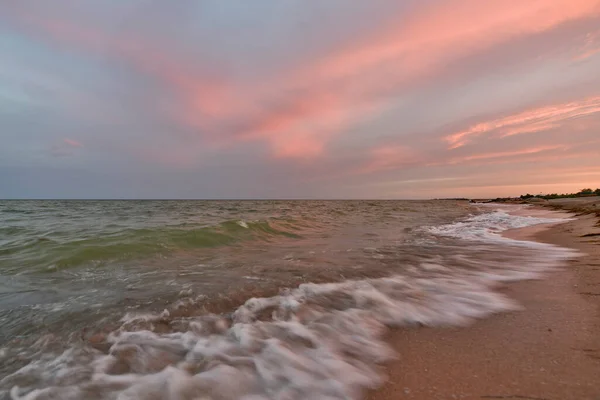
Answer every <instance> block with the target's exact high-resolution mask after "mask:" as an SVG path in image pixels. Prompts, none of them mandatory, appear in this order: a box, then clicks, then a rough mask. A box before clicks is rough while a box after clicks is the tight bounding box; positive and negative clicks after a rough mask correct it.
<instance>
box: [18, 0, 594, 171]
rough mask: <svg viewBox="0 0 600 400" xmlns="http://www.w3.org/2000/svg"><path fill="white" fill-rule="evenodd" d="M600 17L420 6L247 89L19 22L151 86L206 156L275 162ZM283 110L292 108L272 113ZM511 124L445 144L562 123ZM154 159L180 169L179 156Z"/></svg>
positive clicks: (160, 55)
mask: <svg viewBox="0 0 600 400" xmlns="http://www.w3.org/2000/svg"><path fill="white" fill-rule="evenodd" d="M599 13H600V8H599V6H598V2H597V1H595V0H530V1H516V0H487V1H478V0H448V1H445V2H437V3H433V4H428V5H419V6H417V7H416V8H414V9H413V10H412V11H411V13H410V14H408V15H405V16H404V17H403V18H402V19H401V20H398V21H396V22H395V23H394V25H393V26H383V27H382V28H381V29H380V31H378V32H374V33H373V34H371V35H368V36H366V37H363V38H353V40H351V41H348V44H347V45H346V46H341V47H340V48H339V49H337V50H334V51H332V53H331V54H330V55H327V56H325V57H323V58H319V59H317V60H307V61H306V62H305V63H304V64H303V65H299V66H298V67H297V68H296V69H295V70H292V71H282V72H281V73H280V74H276V75H274V76H272V77H269V78H266V79H264V80H261V81H259V82H252V83H246V84H240V83H234V82H233V81H232V80H231V79H230V78H228V77H227V76H226V75H225V74H222V73H220V72H215V70H210V71H207V70H205V69H203V68H200V67H197V66H194V65H193V63H190V62H188V61H189V60H185V59H184V57H181V55H178V54H174V53H173V52H172V51H169V46H168V45H167V44H164V43H159V42H152V43H149V42H148V41H147V40H145V39H144V38H140V37H133V36H127V35H121V36H119V37H114V36H110V35H106V34H103V33H102V32H101V31H99V30H94V27H92V26H85V27H84V26H81V25H77V24H75V23H74V22H73V21H53V20H50V19H46V18H41V17H34V16H32V15H28V14H24V15H21V19H22V20H23V21H24V22H25V23H26V24H27V26H28V27H29V28H34V29H35V30H38V31H39V32H41V33H43V34H44V35H49V36H50V37H51V40H54V41H58V42H61V43H63V44H66V45H68V46H75V47H77V48H79V49H83V50H85V51H88V52H92V53H95V54H99V55H102V56H108V57H112V58H114V59H117V60H120V61H121V62H123V63H126V64H127V65H129V66H130V67H131V68H133V69H135V70H137V71H140V72H142V73H144V74H146V75H148V76H152V77H154V78H155V79H156V80H157V81H159V82H160V83H162V84H164V85H165V87H167V88H168V89H169V90H170V91H171V92H172V93H173V94H174V96H175V98H176V103H177V104H174V105H173V106H172V107H171V108H170V109H169V111H168V112H169V117H170V118H172V119H174V121H175V122H176V123H178V124H180V125H181V126H183V127H186V128H188V129H191V130H194V131H196V132H197V135H196V136H197V137H199V138H200V139H201V140H204V141H206V142H208V143H209V144H211V145H213V146H234V145H236V144H239V143H245V142H249V141H260V142H264V143H266V144H267V145H268V147H269V149H270V151H271V154H272V155H273V156H274V157H277V158H297V159H303V158H304V159H306V158H314V157H317V156H319V155H323V154H324V152H325V150H326V147H327V145H328V144H329V143H330V142H331V141H332V140H334V138H336V137H337V136H338V135H340V134H341V133H342V132H343V131H344V130H345V129H348V128H349V127H351V126H352V124H354V123H355V122H356V121H360V120H362V119H365V118H368V117H369V116H370V115H373V114H374V113H376V112H377V109H378V106H379V104H380V103H379V102H380V99H381V98H382V97H385V96H386V95H387V94H389V93H392V92H393V91H394V90H395V88H396V87H397V86H398V85H399V84H401V83H403V82H411V81H413V80H414V79H416V78H419V77H430V76H431V74H433V73H443V71H444V69H445V68H446V66H447V64H448V63H450V62H452V61H454V60H458V59H460V58H461V57H465V56H467V55H470V54H474V53H477V52H479V51H483V50H485V49H488V48H491V47H493V46H495V45H498V44H501V43H505V42H507V41H509V40H512V39H515V38H518V37H522V36H526V35H533V34H538V33H540V32H544V31H548V30H550V29H553V28H555V27H557V26H559V25H561V24H563V23H566V22H569V21H573V20H577V19H585V18H588V17H590V16H593V15H598V14H599ZM216 70H218V68H216ZM287 93H290V94H289V95H284V94H287ZM280 103H283V104H289V106H288V107H279V106H280ZM259 104H275V105H276V106H275V107H270V108H269V107H261V106H259ZM566 107H567V105H565V108H566ZM590 107H592V106H590ZM580 108H582V109H583V106H581V107H580ZM592 108H593V107H592ZM538 111H539V113H543V111H544V110H538ZM547 112H548V113H551V112H552V111H551V110H548V111H547ZM573 112H575V111H573ZM590 112H591V111H590ZM594 112H595V111H594ZM564 113H565V115H566V114H567V113H568V112H567V111H565V112H564ZM515 118H516V119H519V118H521V119H522V121H520V122H511V120H508V119H506V120H497V121H490V122H488V123H482V124H479V125H477V126H474V127H472V128H471V129H469V130H467V131H464V132H457V133H455V134H453V135H450V136H449V137H448V138H447V139H446V140H447V141H448V142H449V143H450V145H451V146H452V147H459V146H460V145H462V144H464V143H463V142H464V140H468V139H469V138H472V137H475V136H477V135H481V134H485V133H488V132H492V131H496V130H498V129H500V128H502V127H504V128H505V129H504V131H503V134H504V135H515V134H521V133H526V132H537V131H541V130H546V129H551V128H552V127H554V126H555V125H556V124H559V123H560V121H561V120H563V119H566V118H569V117H566V116H564V117H562V118H561V117H560V116H558V115H557V116H556V117H555V118H550V117H545V118H544V117H543V116H538V117H534V116H531V117H528V116H526V115H523V116H515ZM527 118H531V119H532V120H531V121H527ZM232 121H235V122H237V121H242V122H241V123H240V124H239V125H241V126H242V127H243V128H238V127H234V128H229V127H230V126H231V125H232ZM502 124H504V125H502ZM233 125H235V124H233ZM496 125H498V126H496ZM397 150H398V152H399V154H396V155H394V154H387V155H386V154H384V153H382V154H379V155H375V156H374V157H376V158H377V157H378V158H379V161H374V162H373V164H372V165H371V166H370V167H368V168H371V169H374V170H375V169H390V168H393V166H394V165H395V164H396V163H397V162H398V159H401V158H402V154H401V150H399V149H397ZM175 151H177V150H175ZM181 151H182V152H184V153H185V152H186V151H187V150H186V149H182V150H181ZM161 157H164V159H167V160H169V159H177V154H171V155H165V154H163V155H162V156H161ZM368 168H367V169H368Z"/></svg>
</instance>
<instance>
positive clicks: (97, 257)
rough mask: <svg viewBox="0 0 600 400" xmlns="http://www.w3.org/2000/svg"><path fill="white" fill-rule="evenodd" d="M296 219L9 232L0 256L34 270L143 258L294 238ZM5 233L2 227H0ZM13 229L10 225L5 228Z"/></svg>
mask: <svg viewBox="0 0 600 400" xmlns="http://www.w3.org/2000/svg"><path fill="white" fill-rule="evenodd" d="M301 229H302V227H301V225H300V224H298V223H296V222H295V221H293V220H257V221H244V220H229V221H224V222H222V223H220V224H217V225H213V226H205V227H193V226H192V227H190V226H185V225H184V226H179V227H161V228H152V229H127V230H121V231H116V232H114V231H113V232H110V231H108V230H107V232H105V233H103V234H102V235H95V236H91V237H83V238H76V237H73V236H72V235H71V236H70V237H69V238H67V239H63V238H61V237H60V235H52V234H49V235H45V236H39V237H37V238H36V237H32V235H31V234H28V235H27V236H26V237H24V238H23V239H18V238H17V239H15V238H12V239H11V242H9V243H8V244H6V245H4V246H3V248H2V249H1V250H0V260H3V261H5V264H6V265H9V266H8V267H5V271H6V270H9V271H10V269H11V268H10V263H11V260H13V261H14V264H15V269H16V268H21V266H22V265H34V266H36V267H37V271H40V270H41V271H55V270H56V269H63V268H71V267H75V266H80V265H84V264H90V263H93V264H96V265H101V264H103V263H106V262H111V261H125V260H131V259H138V258H146V257H149V256H152V255H157V254H161V255H164V254H168V253H172V252H175V251H177V250H189V249H198V248H211V247H218V246H227V245H232V244H234V243H239V242H242V241H250V240H261V241H270V240H273V239H275V238H279V237H285V238H292V239H298V238H300V237H301V235H300V234H299V231H300V230H301ZM2 233H6V232H2ZM14 233H18V232H13V231H10V232H8V233H7V234H14Z"/></svg>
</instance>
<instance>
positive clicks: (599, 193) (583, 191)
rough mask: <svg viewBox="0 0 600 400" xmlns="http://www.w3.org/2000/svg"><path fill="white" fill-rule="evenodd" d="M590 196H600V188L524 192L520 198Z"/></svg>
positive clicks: (547, 198)
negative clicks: (555, 191)
mask: <svg viewBox="0 0 600 400" xmlns="http://www.w3.org/2000/svg"><path fill="white" fill-rule="evenodd" d="M588 196H600V189H596V190H593V189H590V188H585V189H581V190H580V191H579V192H577V193H563V194H558V193H552V194H536V195H533V194H529V193H527V194H522V195H521V196H520V198H521V199H522V200H527V199H531V198H534V197H535V198H538V199H546V200H550V199H567V198H575V197H588Z"/></svg>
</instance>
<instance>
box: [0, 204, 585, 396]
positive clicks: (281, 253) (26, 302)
mask: <svg viewBox="0 0 600 400" xmlns="http://www.w3.org/2000/svg"><path fill="white" fill-rule="evenodd" d="M558 222H565V219H564V218H563V217H562V216H561V217H560V218H558V217H556V216H554V215H549V214H548V213H547V212H545V213H540V212H539V211H536V210H535V209H534V208H532V207H529V206H524V205H500V204H471V203H469V202H466V201H459V200H431V201H300V200H298V201H266V200H265V201H192V200H185V201H150V200H148V201H64V200H43V201H42V200H39V201H33V200H28V201H20V200H19V201H17V200H12V201H0V399H2V400H8V399H12V400H17V399H22V400H50V399H61V400H79V399H85V400H104V399H114V400H133V399H142V400H158V399H168V400H193V399H195V400H199V399H214V400H229V399H243V400H259V399H281V400H294V399H331V400H333V399H360V398H362V397H363V396H364V394H365V392H366V391H367V390H369V389H373V388H377V387H379V386H380V385H381V384H382V383H383V382H384V380H385V378H384V376H385V373H384V369H383V367H382V366H385V362H386V361H389V360H392V359H394V358H395V357H398V356H401V354H400V355H399V354H398V353H396V352H395V351H394V350H393V349H391V348H390V346H389V345H388V344H387V343H386V342H385V333H386V332H387V331H389V330H390V329H419V327H422V326H431V327H437V326H455V325H457V326H458V325H469V324H470V323H472V322H473V321H474V320H476V319H478V318H484V317H488V316H490V315H492V314H494V313H500V312H507V311H518V310H519V309H520V307H521V306H520V305H519V304H517V303H516V302H515V301H514V300H512V299H510V298H508V297H506V295H505V294H503V293H501V291H498V288H499V287H500V286H501V285H504V284H505V283H506V282H511V281H517V280H524V279H536V278H540V277H543V276H545V275H547V274H548V273H550V272H551V271H552V270H554V269H557V268H560V267H561V266H562V265H563V264H564V263H565V261H566V260H567V259H569V258H573V257H575V256H577V254H576V253H575V252H574V251H573V250H569V249H565V248H561V247H557V246H553V245H550V244H543V243H537V242H530V241H518V240H513V239H509V238H506V237H504V236H502V232H503V231H506V230H509V229H513V228H522V227H527V226H532V225H537V224H544V223H558ZM467 329H468V328H467ZM406 368H411V366H410V365H406Z"/></svg>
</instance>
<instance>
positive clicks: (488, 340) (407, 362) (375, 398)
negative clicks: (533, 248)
mask: <svg viewBox="0 0 600 400" xmlns="http://www.w3.org/2000/svg"><path fill="white" fill-rule="evenodd" d="M536 208H537V207H536ZM537 210H540V211H542V210H543V211H544V212H548V209H547V208H541V209H540V208H537ZM565 211H567V210H565ZM596 224H597V220H596V217H594V216H593V215H583V216H578V217H576V219H574V220H572V221H568V222H566V223H561V224H548V225H545V226H543V225H538V226H533V227H527V228H521V229H514V230H510V231H506V232H505V233H504V234H505V235H506V236H507V237H510V238H512V239H517V240H535V241H539V242H545V243H550V244H554V245H558V246H562V247H569V248H572V249H575V250H579V251H580V252H582V253H584V255H582V256H581V257H578V258H576V259H573V260H569V261H568V262H567V265H566V267H564V268H562V269H561V270H558V271H551V272H548V273H547V275H546V276H544V277H543V279H541V280H530V281H520V282H514V283H510V284H508V285H505V286H501V287H499V288H498V289H497V290H500V291H501V292H503V293H505V294H506V295H507V296H509V297H510V298H513V299H515V300H516V301H518V302H519V304H521V305H522V306H523V310H521V311H516V312H510V313H502V314H498V315H494V316H491V317H489V318H487V319H483V320H478V321H476V322H474V323H473V324H472V325H470V326H468V327H452V328H427V327H423V328H413V329H397V330H392V331H390V332H389V334H388V335H387V341H388V343H390V344H391V345H392V347H393V348H394V349H395V350H396V352H397V353H398V359H397V360H396V361H393V362H391V363H388V364H386V369H387V373H388V378H389V379H388V381H387V382H386V383H385V384H384V386H383V387H381V388H380V389H378V390H374V391H371V392H369V393H368V396H367V399H369V400H397V399H416V400H419V399H423V400H425V399H427V400H429V399H524V400H568V399H573V400H585V399H590V400H597V399H599V398H600V236H595V235H594V236H583V235H586V234H588V233H590V232H594V233H596V232H597V231H600V228H598V226H597V225H596Z"/></svg>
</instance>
